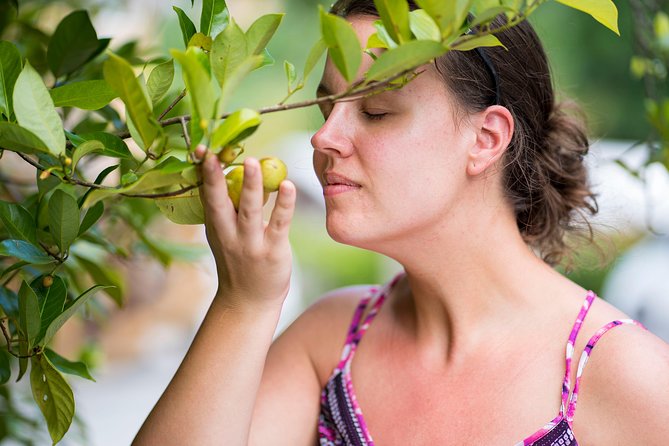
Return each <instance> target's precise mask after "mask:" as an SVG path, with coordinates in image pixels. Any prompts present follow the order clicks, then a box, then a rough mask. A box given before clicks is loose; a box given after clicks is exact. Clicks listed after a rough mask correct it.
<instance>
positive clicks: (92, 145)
mask: <svg viewBox="0 0 669 446" xmlns="http://www.w3.org/2000/svg"><path fill="white" fill-rule="evenodd" d="M104 148H105V146H104V145H103V144H102V143H101V142H100V141H95V140H92V141H84V142H83V143H81V144H79V145H78V146H77V147H76V148H75V149H74V151H73V152H72V170H73V171H74V169H75V168H76V167H77V163H79V160H80V159H81V158H83V157H84V156H86V155H88V154H89V153H93V152H102V150H104Z"/></svg>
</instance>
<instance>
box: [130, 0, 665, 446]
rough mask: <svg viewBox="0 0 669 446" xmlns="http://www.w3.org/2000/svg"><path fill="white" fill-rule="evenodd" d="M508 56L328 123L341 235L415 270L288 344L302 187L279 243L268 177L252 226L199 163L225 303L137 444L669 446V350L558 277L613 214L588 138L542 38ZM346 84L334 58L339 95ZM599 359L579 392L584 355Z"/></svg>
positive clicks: (361, 7)
mask: <svg viewBox="0 0 669 446" xmlns="http://www.w3.org/2000/svg"><path fill="white" fill-rule="evenodd" d="M334 10H335V11H336V12H337V13H338V14H340V15H342V16H344V17H346V18H347V19H348V20H349V21H350V22H351V24H352V25H353V27H354V29H355V31H356V33H357V34H358V37H359V39H360V41H361V42H362V43H363V44H364V43H366V42H367V38H368V37H369V35H370V34H372V33H373V32H374V31H375V29H374V27H373V22H374V20H376V19H377V17H376V13H375V11H374V9H373V3H372V1H348V2H340V4H338V5H335V6H334ZM500 38H501V40H502V42H503V43H505V46H506V47H507V48H508V51H505V50H499V49H495V50H493V49H489V48H487V49H485V50H483V51H470V52H460V53H457V52H454V53H450V54H449V55H447V56H446V57H443V58H441V59H439V60H438V61H436V63H434V64H429V65H426V66H425V67H423V68H422V69H421V70H420V74H419V75H418V76H417V78H416V79H414V80H413V81H412V82H410V83H409V84H408V85H406V86H405V87H404V88H402V89H400V90H395V91H389V92H384V93H382V94H378V95H375V96H371V97H368V98H366V99H363V100H358V101H353V102H339V103H336V104H330V105H326V106H324V107H323V108H322V111H323V114H324V117H325V123H324V124H323V126H322V127H321V129H320V130H319V131H318V132H317V133H316V134H315V135H314V136H313V138H312V145H313V147H314V167H315V171H316V174H317V176H318V177H319V179H320V181H321V183H322V184H323V194H324V198H325V203H326V207H327V229H328V232H329V234H330V235H331V236H332V237H333V238H334V239H335V240H337V241H339V242H342V243H347V244H350V245H354V246H358V247H362V248H365V249H370V250H374V251H376V252H379V253H382V254H384V255H387V256H389V257H391V258H393V259H395V260H397V261H398V262H400V263H401V264H402V266H403V267H404V272H403V273H402V274H400V275H398V276H397V277H396V278H394V279H393V280H391V281H390V282H389V283H388V284H386V285H384V286H382V287H353V288H346V289H340V290H335V291H333V292H331V293H329V294H328V295H327V296H324V297H323V298H322V299H320V300H319V301H318V302H317V303H316V304H314V305H313V306H312V307H310V308H309V309H308V310H307V311H306V312H305V313H304V314H303V315H301V316H300V317H299V318H298V319H297V320H296V321H295V322H294V323H293V324H292V325H291V326H290V327H289V328H288V329H287V330H286V331H285V332H284V333H283V334H282V335H281V336H280V337H279V338H278V339H277V340H276V341H275V342H273V343H272V335H273V333H274V329H275V327H276V323H277V320H278V317H279V312H280V309H281V305H282V302H283V299H284V298H285V296H286V294H287V291H288V283H289V276H290V264H291V254H290V247H289V244H288V227H289V223H290V220H291V216H292V213H293V207H294V200H295V188H294V186H293V185H292V184H291V183H290V182H288V181H285V182H283V183H282V185H281V188H280V191H279V195H278V198H277V202H276V205H275V208H274V210H273V212H272V216H271V218H270V221H269V222H268V223H267V225H266V226H265V225H264V224H263V221H262V217H261V207H262V185H261V178H260V174H259V167H258V162H257V161H256V160H254V159H247V160H246V161H245V178H244V189H243V192H242V197H241V204H240V209H239V214H236V213H235V211H234V209H233V206H232V204H231V202H230V201H229V200H228V198H227V194H226V193H225V192H226V185H225V180H224V175H223V173H222V172H221V170H220V167H219V165H218V163H217V161H216V159H215V157H214V156H212V155H211V154H208V153H207V154H206V156H205V153H204V150H203V149H202V148H200V149H199V152H198V153H199V154H200V155H201V156H203V157H205V159H204V162H203V165H202V176H203V179H204V186H203V192H204V194H203V195H204V198H203V200H204V204H205V211H206V215H207V224H206V226H207V235H208V240H209V243H210V245H211V248H212V251H213V253H214V256H215V258H216V261H217V265H218V275H219V288H218V292H217V294H216V296H215V298H214V300H213V302H212V304H211V307H210V309H209V311H208V313H207V315H206V317H205V319H204V321H203V323H202V326H201V328H200V330H199V332H198V334H197V336H196V338H195V340H194V342H193V344H192V346H191V348H190V350H189V352H188V354H187V356H186V358H185V359H184V362H183V363H182V365H181V367H180V368H179V370H178V372H177V374H176V375H175V377H174V379H173V381H172V382H171V383H170V385H169V387H168V388H167V390H166V391H165V393H164V394H163V396H162V397H161V399H160V400H159V402H158V403H157V405H156V407H155V408H154V409H153V411H152V412H151V414H150V415H149V417H148V419H147V420H146V422H145V423H144V426H143V427H142V429H141V430H140V432H139V433H138V435H137V437H136V439H135V444H137V445H140V444H161V445H162V444H180V445H182V444H194V445H204V444H225V445H246V444H252V445H313V444H318V443H320V444H321V445H338V444H347V445H348V444H350V445H371V444H378V445H428V444H429V445H432V444H439V445H473V444H476V445H513V444H534V445H553V444H555V445H558V444H560V445H562V444H565V445H569V444H576V440H578V443H579V444H581V445H609V444H617V445H632V444H634V445H660V444H666V441H667V440H666V439H667V438H669V423H667V420H669V346H667V345H666V344H665V343H664V342H662V341H661V340H659V339H658V338H657V337H655V336H654V335H652V334H650V333H649V332H647V331H646V330H645V329H643V327H641V326H639V324H636V323H634V322H633V321H630V320H626V319H627V317H626V315H625V314H623V313H621V312H620V311H618V310H617V309H615V308H613V307H612V306H610V305H609V304H607V303H606V302H605V301H603V300H600V299H598V298H596V296H594V294H593V293H592V292H588V291H587V290H585V289H583V288H581V287H580V286H578V285H576V284H575V283H573V282H571V281H570V280H568V279H567V278H565V277H563V276H561V275H560V274H558V273H557V272H556V271H555V270H554V269H553V268H552V266H551V265H553V264H554V263H555V262H557V261H558V260H559V259H560V258H561V257H562V255H563V254H564V253H565V252H566V246H565V242H564V235H565V233H566V232H567V231H569V230H570V229H572V227H573V222H572V217H573V216H574V214H578V213H582V212H583V211H588V212H591V213H594V212H595V210H596V205H595V203H594V197H593V195H592V193H591V192H590V190H589V189H588V185H587V179H586V176H585V168H584V166H583V164H582V158H583V155H584V154H585V153H586V152H587V139H586V137H585V134H584V133H583V129H582V128H581V126H580V124H579V123H578V121H575V120H573V119H572V118H570V117H568V115H567V114H566V113H565V112H564V110H563V109H562V108H560V106H559V105H557V104H555V103H554V98H553V90H552V87H551V82H550V77H549V73H548V67H547V64H546V60H545V55H544V53H543V50H542V49H541V45H540V43H539V42H538V40H537V38H536V35H535V34H534V32H533V31H532V29H531V27H530V26H529V25H528V24H527V23H525V24H523V25H521V26H518V27H515V28H512V29H511V30H509V31H506V32H505V33H504V34H503V35H502V36H501V37H500ZM365 58H366V59H365V62H364V63H363V66H362V67H361V70H360V73H363V72H364V71H365V70H366V69H367V68H368V67H369V66H370V64H371V62H372V61H371V58H369V57H368V56H365ZM346 86H347V83H346V82H345V80H344V79H343V78H342V77H341V75H339V74H338V72H337V70H336V69H335V68H334V66H333V64H332V63H331V62H330V61H329V60H328V62H327V64H326V67H325V72H324V75H323V79H322V82H321V85H320V87H319V94H330V93H337V92H340V91H343V90H344V89H345V88H346ZM586 315H587V317H586ZM612 321H616V322H612ZM621 321H622V322H621ZM600 328H601V330H600ZM578 333H581V334H580V335H579V336H577V335H578ZM595 333H597V335H598V337H597V336H596V337H593V338H592V339H590V337H591V336H592V335H593V334H595ZM604 333H606V334H605V335H604ZM363 334H364V338H363ZM602 335H604V336H603V337H602ZM361 339H364V341H362V342H360V341H361ZM600 339H601V341H600ZM342 344H345V345H344V349H343V352H342ZM588 344H589V345H588ZM595 344H596V345H597V348H596V350H595V351H594V352H593V356H592V360H591V361H590V363H589V364H588V367H587V368H586V369H584V370H585V373H584V374H583V379H582V380H580V379H579V378H578V377H577V367H576V363H575V361H576V359H577V358H578V356H574V353H573V352H576V355H580V352H581V351H583V350H584V348H585V347H586V345H588V347H587V350H586V351H587V352H589V351H590V350H591V349H592V347H593V346H594V345H595ZM565 345H567V350H566V352H567V361H565ZM353 358H355V360H353ZM586 358H587V353H586ZM579 368H581V367H579ZM579 376H580V375H579ZM354 386H355V387H354ZM577 396H578V400H577ZM577 401H578V405H577V404H576V403H577ZM576 409H578V410H576Z"/></svg>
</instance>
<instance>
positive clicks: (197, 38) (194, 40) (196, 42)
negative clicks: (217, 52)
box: [187, 33, 214, 52]
mask: <svg viewBox="0 0 669 446" xmlns="http://www.w3.org/2000/svg"><path fill="white" fill-rule="evenodd" d="M213 42H214V40H213V39H212V38H211V36H205V35H204V34H202V33H195V34H193V37H191V38H190V40H189V41H188V45H187V47H189V46H195V47H198V48H201V49H203V50H205V51H207V52H209V51H211V46H212V45H213Z"/></svg>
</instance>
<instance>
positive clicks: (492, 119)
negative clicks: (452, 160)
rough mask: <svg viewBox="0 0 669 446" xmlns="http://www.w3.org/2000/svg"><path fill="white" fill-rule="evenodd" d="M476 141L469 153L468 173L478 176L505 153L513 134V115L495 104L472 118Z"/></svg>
mask: <svg viewBox="0 0 669 446" xmlns="http://www.w3.org/2000/svg"><path fill="white" fill-rule="evenodd" d="M472 122H473V124H474V125H475V131H476V141H475V143H474V145H472V146H471V148H470V149H469V153H468V155H467V174H468V175H472V176H476V175H479V174H480V173H482V172H484V171H485V170H486V169H488V167H489V166H491V165H492V164H494V163H495V162H497V160H498V159H500V158H501V157H502V155H504V152H505V151H506V149H507V147H508V146H509V143H510V142H511V137H512V136H513V126H514V124H513V116H511V112H510V111H509V110H508V109H507V108H506V107H502V106H501V105H493V106H491V107H488V108H486V109H485V110H484V111H482V112H480V113H479V114H478V115H476V116H475V117H474V119H473V120H472Z"/></svg>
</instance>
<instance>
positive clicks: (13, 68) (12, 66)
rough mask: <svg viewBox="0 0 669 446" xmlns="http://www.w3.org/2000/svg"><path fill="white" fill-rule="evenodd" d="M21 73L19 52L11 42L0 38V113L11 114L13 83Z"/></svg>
mask: <svg viewBox="0 0 669 446" xmlns="http://www.w3.org/2000/svg"><path fill="white" fill-rule="evenodd" d="M19 73H21V54H20V53H19V50H18V49H16V46H14V45H13V44H12V43H10V42H7V41H5V40H0V113H4V115H5V116H6V117H7V118H8V119H9V117H10V116H11V115H12V94H13V92H14V84H15V83H16V79H17V78H18V77H19Z"/></svg>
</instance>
